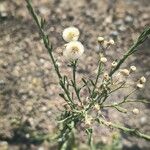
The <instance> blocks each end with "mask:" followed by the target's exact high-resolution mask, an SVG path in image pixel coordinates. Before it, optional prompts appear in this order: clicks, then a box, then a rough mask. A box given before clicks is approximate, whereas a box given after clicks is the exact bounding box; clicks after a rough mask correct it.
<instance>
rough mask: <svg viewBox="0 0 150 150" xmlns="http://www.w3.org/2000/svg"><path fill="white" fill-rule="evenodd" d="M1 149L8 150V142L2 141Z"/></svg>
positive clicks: (0, 143)
mask: <svg viewBox="0 0 150 150" xmlns="http://www.w3.org/2000/svg"><path fill="white" fill-rule="evenodd" d="M0 149H1V150H8V142H7V141H1V142H0Z"/></svg>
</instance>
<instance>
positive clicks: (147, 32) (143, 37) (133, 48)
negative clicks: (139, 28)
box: [109, 27, 150, 77]
mask: <svg viewBox="0 0 150 150" xmlns="http://www.w3.org/2000/svg"><path fill="white" fill-rule="evenodd" d="M149 35H150V27H148V28H146V29H145V30H144V31H143V32H142V33H141V35H140V36H139V37H138V39H137V41H136V42H135V43H134V44H133V45H132V46H131V48H130V49H129V50H128V51H127V52H126V53H125V55H124V56H123V57H122V59H121V60H120V61H119V62H118V64H117V66H116V67H115V68H114V69H113V70H111V72H110V73H109V76H110V77H111V76H112V75H113V74H114V73H115V72H116V71H117V70H118V69H119V68H120V66H121V65H122V64H123V63H124V61H125V60H126V59H127V58H128V57H129V56H130V55H132V54H133V53H134V52H136V51H137V49H136V48H137V47H138V46H139V45H141V44H142V43H143V42H144V41H145V40H146V39H147V38H148V36H149Z"/></svg>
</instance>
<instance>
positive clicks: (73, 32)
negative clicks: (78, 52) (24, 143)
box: [62, 27, 80, 42]
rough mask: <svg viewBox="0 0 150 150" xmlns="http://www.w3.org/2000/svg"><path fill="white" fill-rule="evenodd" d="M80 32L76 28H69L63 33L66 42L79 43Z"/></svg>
mask: <svg viewBox="0 0 150 150" xmlns="http://www.w3.org/2000/svg"><path fill="white" fill-rule="evenodd" d="M79 35H80V32H79V30H78V28H76V27H68V28H66V29H64V31H63V35H62V36H63V39H64V40H65V41H66V42H70V41H77V40H78V38H79Z"/></svg>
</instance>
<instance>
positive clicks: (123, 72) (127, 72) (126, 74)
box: [120, 69, 130, 76]
mask: <svg viewBox="0 0 150 150" xmlns="http://www.w3.org/2000/svg"><path fill="white" fill-rule="evenodd" d="M120 73H121V74H122V75H124V76H128V75H129V74H130V71H129V70H128V69H122V70H120Z"/></svg>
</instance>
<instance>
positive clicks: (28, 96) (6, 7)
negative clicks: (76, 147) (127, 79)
mask: <svg viewBox="0 0 150 150" xmlns="http://www.w3.org/2000/svg"><path fill="white" fill-rule="evenodd" d="M33 3H34V6H35V8H36V11H37V12H38V14H40V15H41V16H44V17H45V19H46V20H47V25H46V27H45V30H46V31H47V33H49V36H50V40H51V41H52V43H53V46H54V50H55V55H56V57H57V58H58V61H59V65H60V67H61V71H62V72H63V73H64V74H67V75H68V74H70V68H68V67H67V65H66V63H65V60H63V58H62V51H61V47H62V45H63V44H64V41H63V40H62V37H61V33H62V30H63V29H64V28H65V27H67V26H70V25H74V26H77V27H78V28H79V29H80V31H81V38H80V39H81V42H82V43H83V44H84V45H85V49H86V52H85V54H84V56H83V57H82V59H81V60H80V64H79V69H78V78H80V77H82V76H83V75H85V76H90V74H91V73H92V72H94V70H95V69H96V64H97V49H98V48H97V43H96V39H97V37H98V36H99V35H100V36H104V37H106V38H108V37H112V38H114V40H115V41H116V45H115V46H114V47H113V48H112V50H109V51H107V55H108V59H109V62H111V61H112V60H113V59H116V58H119V57H120V56H121V54H123V53H124V52H125V51H126V50H127V48H128V47H129V46H130V45H131V44H132V42H133V40H134V39H136V37H137V36H138V35H139V33H140V32H141V31H142V30H143V28H144V27H145V26H148V25H150V16H149V14H150V5H149V0H142V1H141V0H126V1H124V0H112V1H110V2H109V0H99V1H98V0H80V1H79V2H77V1H76V0H72V1H70V0H39V1H34V0H33ZM37 31H38V30H37V28H36V26H35V24H34V22H33V21H32V19H31V17H30V15H29V14H28V12H27V9H26V7H25V2H21V1H20V0H11V1H10V0H2V1H0V140H1V142H0V150H1V147H9V149H11V147H13V149H14V150H18V149H31V150H32V149H33V150H34V149H40V148H45V149H48V147H49V144H48V143H44V144H41V145H36V144H35V143H30V144H29V143H28V142H27V140H26V139H27V138H28V136H29V135H28V133H26V132H25V131H24V132H23V131H22V130H21V129H22V128H21V125H22V126H23V125H24V124H28V126H29V129H30V130H34V131H38V132H40V133H50V134H52V133H53V132H54V131H55V128H56V121H55V120H56V117H57V116H58V115H59V112H60V111H61V110H62V107H60V106H62V105H63V104H64V102H63V101H62V100H61V99H60V98H59V97H58V95H57V94H58V92H59V91H60V89H59V86H58V84H57V78H56V76H55V73H54V70H53V67H52V64H51V62H50V61H49V56H48V54H47V52H46V50H45V48H44V47H43V46H42V43H41V41H40V38H39V36H38V33H37ZM149 46H150V41H147V42H146V43H145V44H144V45H143V46H142V47H140V48H139V49H141V50H140V51H139V52H138V53H136V54H135V55H134V56H132V57H130V58H129V61H128V63H126V64H125V65H124V66H127V65H136V66H137V68H138V73H137V74H136V75H135V76H136V77H137V78H138V77H140V76H141V75H143V74H144V75H145V76H146V77H148V81H147V84H146V87H145V89H144V90H142V91H141V92H139V93H137V94H138V97H139V98H146V99H150V95H149V90H150V87H149V82H150V80H149V75H150V70H149V68H150V63H149V56H150V51H149ZM133 79H134V77H133V78H131V80H133ZM126 92H127V91H125V93H126ZM122 95H123V93H122V92H119V93H118V94H117V95H114V96H113V98H112V99H113V100H114V99H116V98H120V97H121V96H122ZM126 107H127V108H131V110H132V108H133V107H137V108H139V109H140V110H141V111H140V114H139V115H138V116H134V115H132V113H131V111H129V113H128V114H127V115H126V116H125V115H122V114H121V115H120V114H119V113H118V112H116V111H114V110H110V111H108V117H109V119H110V120H111V119H112V120H115V119H116V121H120V122H122V123H124V124H125V125H128V126H133V127H136V128H142V131H143V132H144V133H147V134H148V133H149V134H150V121H149V120H150V117H149V116H150V112H149V106H147V105H146V106H145V105H142V104H140V105H139V104H138V105H132V106H126ZM110 114H111V115H110ZM20 123H21V125H20ZM98 132H99V136H98V138H99V139H100V140H102V141H109V140H108V139H109V138H110V136H111V135H110V130H108V129H103V128H102V129H101V130H100V131H98ZM24 133H25V134H24ZM121 135H122V137H123V138H122V141H123V145H124V149H135V150H138V149H139V150H148V149H149V148H150V146H149V143H148V142H146V141H145V140H141V139H137V138H132V137H129V136H125V135H124V134H122V133H121ZM20 139H21V140H20ZM106 143H107V142H106ZM2 150H3V149H2ZM40 150H41V149H40Z"/></svg>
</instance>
